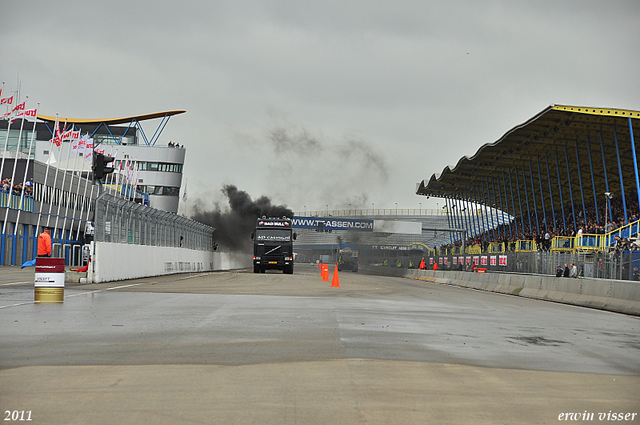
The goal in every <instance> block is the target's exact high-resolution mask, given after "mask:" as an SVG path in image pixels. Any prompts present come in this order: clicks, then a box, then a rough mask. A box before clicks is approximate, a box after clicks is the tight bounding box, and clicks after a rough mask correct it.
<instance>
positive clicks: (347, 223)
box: [293, 217, 373, 232]
mask: <svg viewBox="0 0 640 425" xmlns="http://www.w3.org/2000/svg"><path fill="white" fill-rule="evenodd" d="M293 227H294V228H297V229H324V230H331V231H336V230H350V231H354V230H355V231H358V232H373V220H365V219H353V218H336V217H328V218H326V217H294V218H293Z"/></svg>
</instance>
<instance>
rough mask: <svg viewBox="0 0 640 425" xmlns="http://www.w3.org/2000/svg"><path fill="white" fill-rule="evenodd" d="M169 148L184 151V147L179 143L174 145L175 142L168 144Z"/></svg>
mask: <svg viewBox="0 0 640 425" xmlns="http://www.w3.org/2000/svg"><path fill="white" fill-rule="evenodd" d="M168 146H169V147H170V148H179V149H184V145H182V146H181V145H180V143H175V142H169V145H168Z"/></svg>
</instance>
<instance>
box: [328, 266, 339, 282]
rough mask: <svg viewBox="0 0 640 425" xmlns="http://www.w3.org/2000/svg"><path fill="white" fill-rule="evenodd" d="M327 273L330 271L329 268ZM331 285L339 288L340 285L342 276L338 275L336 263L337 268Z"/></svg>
mask: <svg viewBox="0 0 640 425" xmlns="http://www.w3.org/2000/svg"><path fill="white" fill-rule="evenodd" d="M327 273H329V271H328V270H327ZM331 287H332V288H339V287H340V278H339V277H338V265H337V264H336V268H335V270H334V271H333V279H331Z"/></svg>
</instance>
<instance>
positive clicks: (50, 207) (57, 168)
mask: <svg viewBox="0 0 640 425" xmlns="http://www.w3.org/2000/svg"><path fill="white" fill-rule="evenodd" d="M65 131H67V119H66V118H65V119H64V126H63V127H62V133H63V134H64V132H65ZM59 137H60V140H59V142H60V146H58V147H59V148H60V152H59V153H60V156H62V146H63V144H62V136H59ZM56 146H57V143H56ZM49 158H51V156H49ZM55 169H56V172H55V174H54V177H53V191H52V192H53V193H52V196H51V200H52V201H53V198H55V194H56V183H57V182H58V170H59V169H60V160H58V161H56V167H55ZM58 204H60V201H59V200H58ZM52 208H53V202H50V203H49V215H48V217H47V227H49V223H50V222H51V209H52ZM56 230H58V227H57V226H56V227H54V228H53V234H52V235H51V239H52V241H55V238H56Z"/></svg>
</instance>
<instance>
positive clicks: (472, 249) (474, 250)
mask: <svg viewBox="0 0 640 425" xmlns="http://www.w3.org/2000/svg"><path fill="white" fill-rule="evenodd" d="M465 251H466V253H467V254H472V255H473V254H482V246H481V245H470V246H468V247H467V248H466V249H465Z"/></svg>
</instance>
